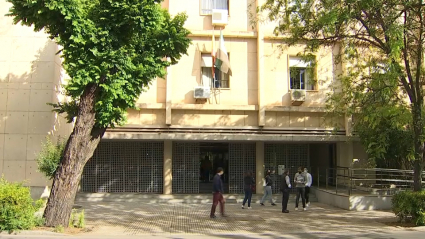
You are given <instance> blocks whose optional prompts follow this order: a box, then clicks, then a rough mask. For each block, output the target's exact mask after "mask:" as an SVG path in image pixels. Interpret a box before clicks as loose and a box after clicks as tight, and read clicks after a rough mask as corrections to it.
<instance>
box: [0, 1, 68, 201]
mask: <svg viewBox="0 0 425 239" xmlns="http://www.w3.org/2000/svg"><path fill="white" fill-rule="evenodd" d="M2 11H3V9H2ZM0 14H3V12H2V13H0ZM5 23H6V24H5V26H6V27H5V28H3V30H4V32H2V34H4V35H2V38H1V39H2V42H1V43H2V44H3V47H5V48H8V51H7V52H9V54H10V55H7V54H6V53H7V52H2V55H3V54H5V55H3V56H4V57H5V58H3V57H2V58H1V59H0V174H1V173H4V174H5V177H6V179H8V180H10V181H24V180H25V184H26V185H28V186H31V187H41V191H40V192H39V194H41V192H42V189H43V188H44V186H46V185H50V183H51V182H50V181H48V180H46V179H45V177H44V176H43V175H42V174H41V173H39V172H38V171H37V163H36V161H35V159H36V157H37V155H38V153H39V152H40V150H41V145H42V143H43V142H44V141H45V138H46V137H48V136H49V137H56V136H58V135H60V134H62V135H64V136H66V133H65V134H63V133H64V132H63V131H61V132H60V131H59V130H58V120H59V119H60V117H59V116H58V115H57V114H55V113H53V112H52V107H51V106H49V105H47V103H54V102H57V100H58V98H59V95H60V92H58V91H57V88H58V85H59V81H60V79H59V78H60V77H59V75H57V74H56V72H57V71H58V70H60V69H58V68H61V66H60V64H59V65H58V63H57V59H56V58H58V56H56V52H57V45H56V44H55V43H54V42H53V41H51V40H49V39H48V38H47V36H46V35H44V34H43V33H34V32H33V30H32V29H31V28H28V27H24V26H18V25H16V26H15V25H13V24H12V18H5ZM67 133H68V132H67ZM32 191H33V190H32Z"/></svg>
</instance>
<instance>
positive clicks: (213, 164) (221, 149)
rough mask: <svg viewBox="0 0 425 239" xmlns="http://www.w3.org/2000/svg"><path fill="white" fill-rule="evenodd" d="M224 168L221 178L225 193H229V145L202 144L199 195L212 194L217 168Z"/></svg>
mask: <svg viewBox="0 0 425 239" xmlns="http://www.w3.org/2000/svg"><path fill="white" fill-rule="evenodd" d="M219 167H222V168H223V169H224V174H223V175H222V176H221V179H222V180H223V186H224V191H225V193H228V191H229V144H228V143H201V144H200V158H199V193H211V192H212V189H213V185H212V180H213V177H214V175H215V174H216V171H217V168H219Z"/></svg>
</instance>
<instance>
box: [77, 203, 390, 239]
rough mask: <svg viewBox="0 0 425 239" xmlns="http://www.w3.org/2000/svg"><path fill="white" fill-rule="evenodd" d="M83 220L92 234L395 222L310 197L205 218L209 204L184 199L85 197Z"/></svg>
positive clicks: (310, 228)
mask: <svg viewBox="0 0 425 239" xmlns="http://www.w3.org/2000/svg"><path fill="white" fill-rule="evenodd" d="M80 205H82V206H83V208H84V209H85V212H86V221H87V225H89V226H94V228H95V230H94V231H92V232H91V233H92V234H103V235H115V234H116V235H146V234H164V233H168V234H170V233H172V234H175V233H182V234H206V235H207V234H208V235H211V234H213V233H229V232H232V233H243V232H245V233H257V232H270V233H285V232H286V233H287V232H299V233H302V232H314V231H317V232H319V231H336V232H343V231H345V230H347V229H350V230H351V231H358V232H364V231H385V230H394V228H392V227H389V226H386V225H385V224H383V223H384V222H386V221H395V220H396V218H395V216H394V214H392V213H391V212H382V211H360V212H355V211H345V210H342V209H337V208H333V207H330V206H327V205H324V204H319V203H315V204H313V205H312V206H311V207H310V208H308V210H307V211H294V206H293V205H290V207H289V210H290V213H288V214H283V213H281V208H280V206H275V207H273V206H269V205H266V206H263V207H262V206H259V205H258V204H255V205H253V206H252V207H253V209H250V210H249V209H241V207H240V205H236V204H233V205H232V204H229V205H226V214H228V215H229V217H220V215H219V206H218V207H217V213H216V215H217V218H215V219H210V218H209V214H210V209H211V205H209V204H187V203H174V204H172V203H164V204H158V203H145V202H143V203H134V202H132V203H123V202H84V203H80Z"/></svg>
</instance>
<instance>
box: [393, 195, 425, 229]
mask: <svg viewBox="0 0 425 239" xmlns="http://www.w3.org/2000/svg"><path fill="white" fill-rule="evenodd" d="M392 209H393V212H394V213H395V215H396V216H397V217H398V218H399V220H400V222H408V221H413V222H414V223H415V224H416V225H417V226H423V225H425V192H424V191H422V192H400V193H397V194H395V195H394V196H393V199H392Z"/></svg>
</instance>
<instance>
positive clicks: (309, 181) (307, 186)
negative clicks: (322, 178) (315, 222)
mask: <svg viewBox="0 0 425 239" xmlns="http://www.w3.org/2000/svg"><path fill="white" fill-rule="evenodd" d="M304 174H305V176H306V178H307V183H306V184H305V203H306V205H307V207H309V206H310V196H309V195H310V188H311V184H312V183H313V177H311V174H310V173H309V172H308V169H307V168H304Z"/></svg>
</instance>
